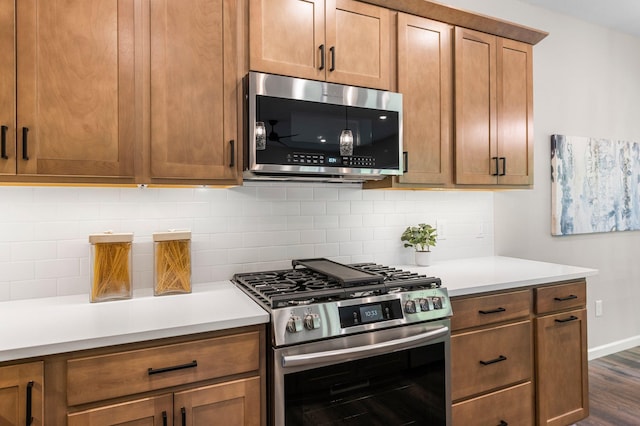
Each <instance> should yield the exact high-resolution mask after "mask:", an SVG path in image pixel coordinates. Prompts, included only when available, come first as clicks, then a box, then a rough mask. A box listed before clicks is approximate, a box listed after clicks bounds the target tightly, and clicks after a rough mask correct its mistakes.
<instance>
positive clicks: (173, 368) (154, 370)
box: [147, 359, 198, 376]
mask: <svg viewBox="0 0 640 426" xmlns="http://www.w3.org/2000/svg"><path fill="white" fill-rule="evenodd" d="M197 366H198V361H196V360H195V359H194V360H193V361H191V362H189V363H187V364H182V365H174V366H171V367H162V368H151V367H149V369H148V370H147V372H148V373H149V375H150V376H151V375H152V374H159V373H167V372H169V371H176V370H184V369H185V368H193V367H197Z"/></svg>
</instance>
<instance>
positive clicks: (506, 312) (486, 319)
mask: <svg viewBox="0 0 640 426" xmlns="http://www.w3.org/2000/svg"><path fill="white" fill-rule="evenodd" d="M451 306H452V307H453V317H452V318H451V329H452V330H454V331H455V330H461V329H464V328H469V327H477V326H482V325H486V324H493V323H497V322H502V321H509V320H515V319H518V318H524V317H528V316H529V314H530V313H531V292H530V291H529V290H522V291H514V292H510V293H503V294H494V295H491V296H479V297H470V298H466V299H455V298H454V299H453V300H452V301H451Z"/></svg>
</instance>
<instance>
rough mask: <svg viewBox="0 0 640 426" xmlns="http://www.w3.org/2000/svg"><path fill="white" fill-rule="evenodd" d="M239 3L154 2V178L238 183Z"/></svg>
mask: <svg viewBox="0 0 640 426" xmlns="http://www.w3.org/2000/svg"><path fill="white" fill-rule="evenodd" d="M236 3H237V2H236V1H235V0H184V1H180V2H173V1H168V0H158V1H152V2H150V6H151V14H150V17H151V18H150V34H151V40H150V43H151V46H150V51H151V92H150V93H151V99H150V104H151V110H150V112H151V114H150V119H151V125H150V133H151V135H150V151H151V159H150V177H151V179H152V180H153V179H156V178H167V179H172V178H173V179H191V180H194V179H195V180H198V181H199V182H203V183H204V182H207V181H209V180H211V179H222V180H227V181H229V182H230V183H234V182H235V183H239V178H240V168H239V164H240V163H241V159H240V158H239V153H240V152H241V143H240V141H239V140H238V111H237V105H238V101H237V96H238V91H239V90H240V84H239V82H240V78H239V76H238V66H237V58H236V55H237V51H238V47H237V43H238V40H237V39H238V37H237V36H236V34H237V31H238V20H237V16H238V10H237V6H236Z"/></svg>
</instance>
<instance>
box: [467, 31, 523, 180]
mask: <svg viewBox="0 0 640 426" xmlns="http://www.w3.org/2000/svg"><path fill="white" fill-rule="evenodd" d="M532 74H533V67H532V47H531V45H529V44H526V43H521V42H516V41H513V40H508V39H503V38H500V37H496V36H493V35H489V34H485V33H481V32H478V31H472V30H468V29H464V28H456V29H455V87H456V90H455V117H456V126H455V129H456V130H455V132H456V135H455V183H457V184H479V185H495V184H500V185H532V184H533V79H532Z"/></svg>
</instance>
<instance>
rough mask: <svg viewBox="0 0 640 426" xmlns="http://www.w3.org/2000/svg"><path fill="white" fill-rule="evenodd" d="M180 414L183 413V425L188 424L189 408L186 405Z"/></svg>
mask: <svg viewBox="0 0 640 426" xmlns="http://www.w3.org/2000/svg"><path fill="white" fill-rule="evenodd" d="M180 414H181V415H182V426H187V410H186V409H185V408H184V407H182V408H181V409H180Z"/></svg>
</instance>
